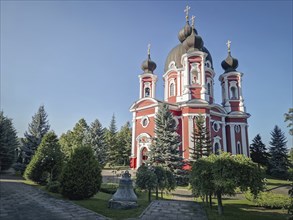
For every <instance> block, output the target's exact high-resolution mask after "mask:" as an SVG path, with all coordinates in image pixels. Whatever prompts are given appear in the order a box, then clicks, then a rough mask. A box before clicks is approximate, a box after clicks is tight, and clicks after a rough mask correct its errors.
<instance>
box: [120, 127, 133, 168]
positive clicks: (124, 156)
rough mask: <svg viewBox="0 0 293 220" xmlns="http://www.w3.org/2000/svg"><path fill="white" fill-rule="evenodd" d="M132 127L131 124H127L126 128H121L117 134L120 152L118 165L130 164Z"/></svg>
mask: <svg viewBox="0 0 293 220" xmlns="http://www.w3.org/2000/svg"><path fill="white" fill-rule="evenodd" d="M131 137H132V133H131V127H130V123H129V122H126V124H125V125H124V126H122V127H121V129H120V131H119V132H118V133H117V143H118V147H117V151H118V158H117V160H118V163H119V164H120V165H126V164H129V156H130V153H131V141H132V140H131Z"/></svg>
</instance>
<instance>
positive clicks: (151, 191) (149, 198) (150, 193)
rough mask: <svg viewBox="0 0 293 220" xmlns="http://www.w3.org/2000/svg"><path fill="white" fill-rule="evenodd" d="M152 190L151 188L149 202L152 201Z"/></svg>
mask: <svg viewBox="0 0 293 220" xmlns="http://www.w3.org/2000/svg"><path fill="white" fill-rule="evenodd" d="M151 195H152V190H150V189H149V202H151Z"/></svg>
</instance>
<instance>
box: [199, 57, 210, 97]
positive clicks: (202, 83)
mask: <svg viewBox="0 0 293 220" xmlns="http://www.w3.org/2000/svg"><path fill="white" fill-rule="evenodd" d="M203 60H204V58H203V57H201V86H202V90H201V97H200V98H201V99H202V100H206V101H208V100H207V99H206V87H205V85H206V79H205V71H204V62H203Z"/></svg>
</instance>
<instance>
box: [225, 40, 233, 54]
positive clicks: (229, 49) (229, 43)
mask: <svg viewBox="0 0 293 220" xmlns="http://www.w3.org/2000/svg"><path fill="white" fill-rule="evenodd" d="M231 43H232V42H231V41H230V40H228V41H227V43H226V45H227V47H228V52H229V53H230V51H231Z"/></svg>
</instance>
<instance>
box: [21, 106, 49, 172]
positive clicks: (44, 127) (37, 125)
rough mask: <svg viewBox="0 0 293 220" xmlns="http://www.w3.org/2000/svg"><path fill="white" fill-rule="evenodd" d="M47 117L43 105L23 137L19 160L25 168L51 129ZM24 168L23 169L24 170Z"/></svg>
mask: <svg viewBox="0 0 293 220" xmlns="http://www.w3.org/2000/svg"><path fill="white" fill-rule="evenodd" d="M47 117H48V115H47V113H46V111H45V107H44V106H43V105H41V106H40V107H39V109H38V111H37V113H36V114H35V115H34V116H33V117H32V122H31V123H30V124H29V127H28V131H26V132H25V133H24V138H23V139H21V141H22V148H21V153H20V156H21V159H19V161H21V163H22V165H23V168H24V169H25V167H26V166H27V165H28V164H29V162H30V161H31V159H32V157H33V155H34V154H35V151H36V150H37V148H38V146H39V145H40V143H41V141H42V138H43V137H44V135H45V134H46V133H47V132H48V131H49V130H50V125H49V122H48V120H47ZM24 169H23V170H21V171H24Z"/></svg>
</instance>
